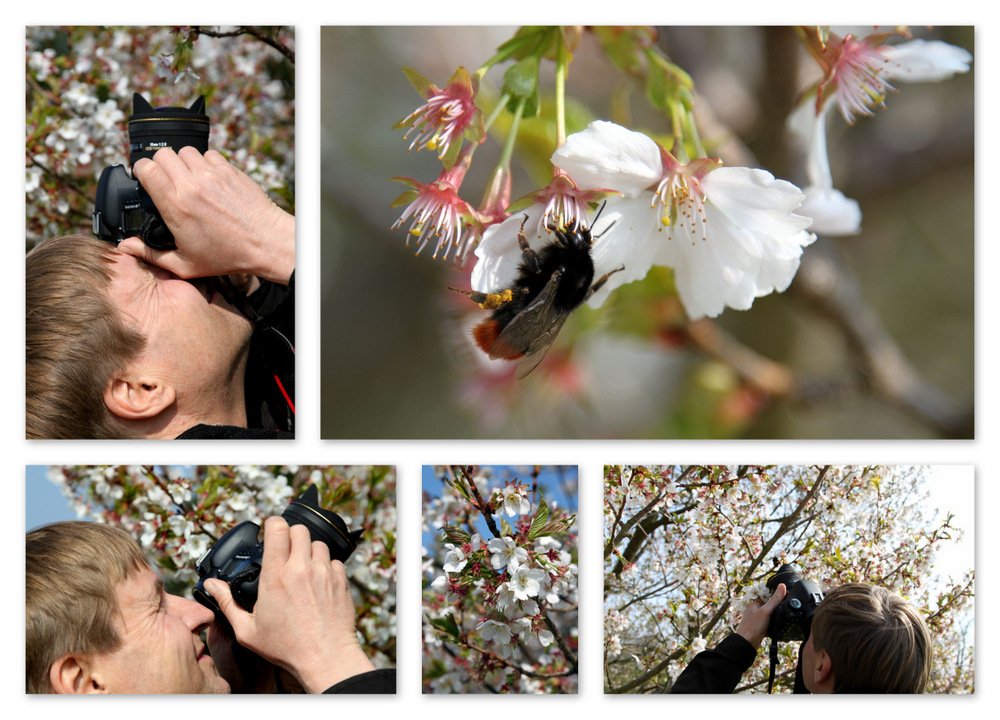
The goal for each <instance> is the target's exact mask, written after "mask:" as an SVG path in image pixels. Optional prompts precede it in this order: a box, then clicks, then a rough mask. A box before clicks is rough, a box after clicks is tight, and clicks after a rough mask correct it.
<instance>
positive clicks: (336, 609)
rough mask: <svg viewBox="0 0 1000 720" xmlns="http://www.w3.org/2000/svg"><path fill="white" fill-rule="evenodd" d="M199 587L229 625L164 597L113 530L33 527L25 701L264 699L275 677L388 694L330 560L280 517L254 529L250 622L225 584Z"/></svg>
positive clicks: (387, 674) (391, 675)
mask: <svg viewBox="0 0 1000 720" xmlns="http://www.w3.org/2000/svg"><path fill="white" fill-rule="evenodd" d="M205 589H206V590H208V591H209V592H210V593H211V594H212V596H213V597H214V598H215V599H216V600H217V602H218V604H219V606H220V608H221V610H222V612H223V613H224V614H225V617H226V620H227V621H228V625H227V624H226V623H222V622H220V621H217V620H215V619H214V616H213V613H212V611H211V610H209V609H208V608H207V607H205V606H203V605H200V604H198V603H196V602H194V601H191V600H186V599H184V598H180V597H177V596H174V595H169V594H167V593H166V592H165V591H164V588H163V583H162V582H161V581H160V580H159V578H158V577H157V576H156V573H155V572H154V571H153V569H152V568H151V567H150V566H149V563H148V562H147V561H146V559H145V557H144V556H143V555H142V552H141V550H140V548H139V546H138V545H137V544H136V543H135V541H134V540H132V539H131V538H130V537H129V536H128V535H127V534H126V533H125V532H124V531H122V530H121V529H118V528H114V527H109V526H107V525H102V524H98V523H89V522H66V523H54V524H52V525H47V526H44V527H41V528H38V529H36V530H33V531H32V532H30V533H28V535H27V537H26V629H25V640H26V648H27V667H26V682H27V692H29V693H50V692H54V693H226V692H230V691H234V692H235V691H244V692H274V691H275V690H280V689H281V687H279V686H278V685H277V684H276V682H278V680H276V679H277V678H279V677H280V676H279V674H278V673H277V671H276V670H275V669H276V668H280V669H281V670H282V671H284V672H286V673H288V674H289V676H288V677H290V678H291V680H292V681H294V682H295V683H297V684H298V685H299V686H301V688H302V689H304V690H305V691H306V692H309V693H324V692H325V693H394V692H395V671H394V670H375V669H374V666H373V665H372V663H371V661H370V660H369V659H368V657H367V656H366V655H365V653H364V651H363V650H362V648H361V645H360V644H359V642H358V638H357V633H356V632H355V629H354V617H355V615H354V605H353V602H352V600H351V595H350V591H349V589H348V585H347V577H346V575H345V573H344V566H343V564H341V563H340V562H339V561H336V560H333V561H331V560H330V551H329V548H328V547H327V545H326V544H325V543H322V542H311V541H310V535H309V530H308V528H307V527H306V526H304V525H300V524H294V525H292V526H289V525H288V523H287V522H286V521H285V520H284V519H282V518H280V517H273V518H268V520H267V522H266V523H265V524H264V555H263V563H262V569H261V575H260V582H259V594H258V598H257V602H256V604H255V605H254V609H253V612H252V613H250V612H247V611H246V610H244V609H242V608H240V607H239V606H238V605H237V604H236V603H235V601H234V600H233V597H232V594H231V592H230V589H229V585H228V584H227V583H226V582H223V581H221V580H217V579H211V580H207V581H206V582H205ZM205 630H207V631H208V632H207V640H208V645H209V648H210V649H211V655H209V654H208V653H207V652H206V648H205V643H204V642H203V641H202V639H201V633H202V632H203V631H205ZM230 633H232V634H234V635H235V638H236V640H237V641H238V643H239V645H238V646H236V645H234V644H232V643H231V641H230ZM247 651H250V652H249V653H248V652H247ZM248 657H249V658H250V659H251V662H250V663H249V664H248V662H247V658H248ZM266 670H275V672H267V671H266Z"/></svg>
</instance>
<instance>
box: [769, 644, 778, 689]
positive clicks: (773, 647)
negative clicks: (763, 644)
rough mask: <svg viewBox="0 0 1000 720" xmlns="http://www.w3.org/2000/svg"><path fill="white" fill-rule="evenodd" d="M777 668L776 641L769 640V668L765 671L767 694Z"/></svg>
mask: <svg viewBox="0 0 1000 720" xmlns="http://www.w3.org/2000/svg"><path fill="white" fill-rule="evenodd" d="M777 667H778V641H777V640H771V667H770V668H769V669H768V671H767V692H768V694H769V695H770V694H771V688H772V687H773V686H774V671H775V669H776V668H777Z"/></svg>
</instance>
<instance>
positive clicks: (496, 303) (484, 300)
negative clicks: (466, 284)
mask: <svg viewBox="0 0 1000 720" xmlns="http://www.w3.org/2000/svg"><path fill="white" fill-rule="evenodd" d="M448 289H449V290H454V291H455V292H457V293H462V294H463V295H468V296H469V298H470V299H471V300H472V302H474V303H479V307H481V308H482V309H483V310H495V309H496V308H498V307H500V306H501V305H503V304H504V303H508V302H510V301H511V299H512V298H513V297H514V295H513V293H511V291H510V288H508V289H506V290H502V291H500V292H498V293H481V292H477V291H476V290H459V289H458V288H453V287H451V286H450V285H449V286H448Z"/></svg>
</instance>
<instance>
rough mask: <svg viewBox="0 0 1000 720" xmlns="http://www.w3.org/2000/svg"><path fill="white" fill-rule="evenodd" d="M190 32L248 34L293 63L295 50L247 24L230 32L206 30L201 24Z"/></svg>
mask: <svg viewBox="0 0 1000 720" xmlns="http://www.w3.org/2000/svg"><path fill="white" fill-rule="evenodd" d="M191 32H192V34H193V35H195V37H197V36H198V35H207V36H208V37H216V38H222V37H236V36H238V35H250V36H251V37H254V38H257V39H258V40H260V41H261V42H262V43H264V44H265V45H269V46H270V47H272V48H274V49H275V50H277V51H278V52H279V53H281V54H282V55H284V56H285V57H286V58H287V59H288V60H290V61H291V62H292V63H293V64H294V63H295V51H294V50H292V49H291V48H289V47H287V46H285V45H282V44H281V43H280V42H278V41H277V40H276V39H275V38H274V37H273V36H272V35H271V34H270V33H268V32H267V31H265V30H261V29H260V28H256V27H251V26H249V25H241V26H239V27H238V28H237V29H236V30H233V31H230V32H222V31H220V30H208V29H206V28H205V27H203V26H201V25H195V26H193V27H192V28H191Z"/></svg>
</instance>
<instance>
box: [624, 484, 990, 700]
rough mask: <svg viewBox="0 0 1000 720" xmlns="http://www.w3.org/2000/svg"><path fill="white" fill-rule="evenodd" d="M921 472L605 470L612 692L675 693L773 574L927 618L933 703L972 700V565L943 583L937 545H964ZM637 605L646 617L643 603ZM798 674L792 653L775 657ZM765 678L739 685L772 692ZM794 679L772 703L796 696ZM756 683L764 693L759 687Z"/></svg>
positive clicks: (787, 648)
mask: <svg viewBox="0 0 1000 720" xmlns="http://www.w3.org/2000/svg"><path fill="white" fill-rule="evenodd" d="M924 474H925V473H924V468H917V467H914V468H910V467H888V468H881V467H868V468H860V467H828V468H804V467H791V466H782V467H756V466H741V467H738V468H737V467H724V466H689V467H679V466H608V467H606V468H605V506H604V507H605V547H604V555H605V633H606V635H605V664H606V671H607V672H606V678H607V679H608V680H607V682H608V686H607V688H606V689H607V690H608V691H611V692H642V691H645V692H648V691H650V690H651V688H667V689H669V686H670V683H671V682H672V680H673V679H674V678H676V676H677V675H678V674H679V673H680V672H681V671H682V670H683V669H684V667H686V665H687V663H688V662H689V661H690V660H691V658H693V657H694V655H695V654H697V652H699V651H700V650H702V649H705V648H706V647H714V646H715V645H717V644H718V643H719V642H720V641H721V640H722V639H723V638H724V637H725V636H726V635H727V634H729V633H730V632H732V631H733V629H734V628H735V627H736V626H737V625H738V623H739V620H740V619H741V617H742V612H743V611H744V609H745V608H746V606H747V604H748V603H750V602H761V601H763V600H765V599H766V598H767V597H769V596H770V591H768V590H767V588H766V586H765V583H766V580H767V578H768V577H769V576H770V574H771V573H772V572H773V570H774V567H775V565H776V564H779V563H790V564H793V565H794V566H795V567H796V569H797V570H798V571H799V572H800V573H801V574H802V575H803V577H807V578H809V579H810V580H812V581H814V582H816V583H817V584H819V585H820V587H822V588H824V589H830V588H833V587H835V586H837V585H840V584H843V583H847V582H871V583H873V584H877V585H881V586H883V587H886V588H888V589H890V590H892V591H894V592H897V593H899V594H901V595H903V596H904V597H906V598H908V599H909V600H910V601H911V602H913V603H914V604H915V605H917V606H918V607H920V608H923V610H924V612H925V613H926V617H927V622H928V625H929V626H930V628H931V633H932V637H934V640H935V667H934V679H933V680H932V688H931V691H933V692H969V691H971V682H972V678H973V677H974V673H973V671H972V667H973V657H974V653H973V652H972V650H971V649H970V648H969V647H968V646H967V644H968V643H967V641H971V638H972V635H971V634H968V633H967V632H965V631H967V630H968V628H965V627H964V626H963V623H966V622H971V615H970V614H969V613H970V610H971V606H972V601H973V597H974V593H973V589H972V588H973V582H974V574H973V571H972V558H971V557H970V558H969V573H968V574H967V575H966V576H963V577H962V578H945V577H939V575H938V573H936V572H935V566H934V561H935V557H936V554H937V552H938V550H939V549H940V548H941V546H942V544H943V543H946V542H948V541H950V540H954V539H956V538H957V537H959V536H960V531H958V530H956V529H955V528H954V527H953V526H952V524H951V518H950V517H944V518H942V517H938V516H937V515H936V513H935V512H932V510H931V509H930V508H929V507H928V504H927V503H926V502H925V500H924V496H925V495H926V484H925V480H924ZM640 597H641V598H642V599H643V601H642V602H641V603H637V602H635V599H636V598H640ZM780 652H781V653H782V665H783V667H784V668H785V669H786V670H787V669H788V668H794V663H795V657H794V653H795V652H797V647H796V646H795V645H789V644H785V645H782V646H780ZM766 677H767V665H766V663H757V664H756V665H755V666H754V667H752V668H751V669H750V670H749V671H748V672H747V673H746V674H745V675H744V677H743V680H742V682H741V687H743V688H746V689H749V690H751V691H753V690H756V689H758V688H762V687H763V685H766ZM790 680H791V676H790V673H788V672H786V673H784V675H782V676H781V677H780V678H779V680H778V681H777V683H776V691H790V690H791V682H790ZM761 681H764V683H763V685H761Z"/></svg>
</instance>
